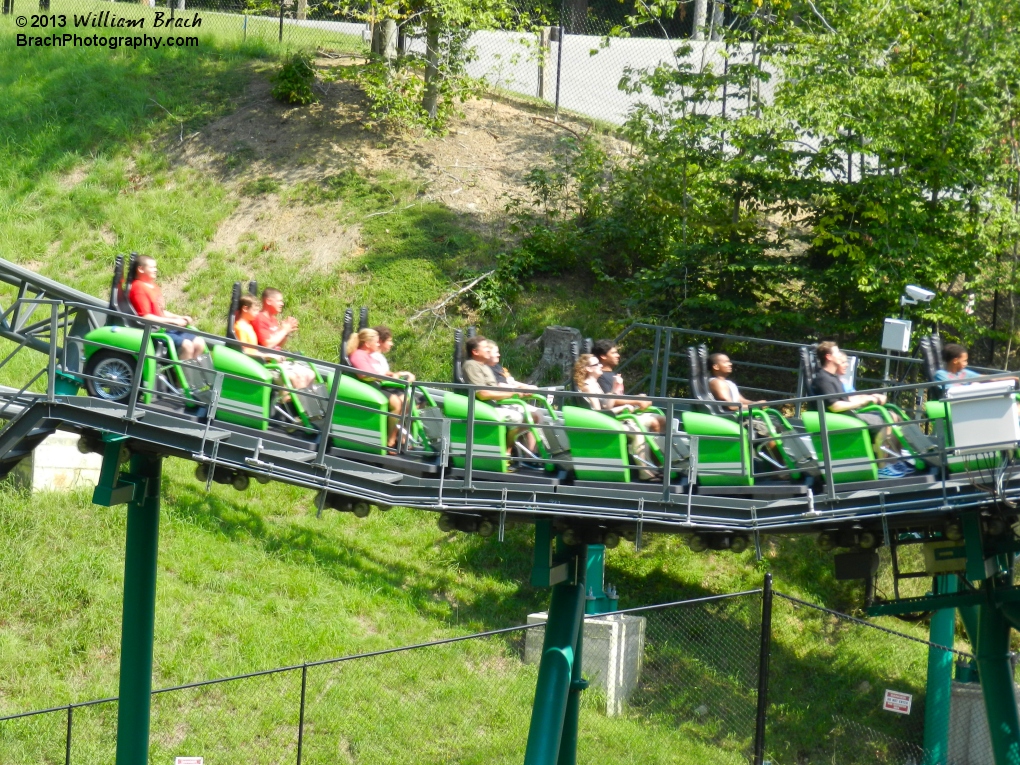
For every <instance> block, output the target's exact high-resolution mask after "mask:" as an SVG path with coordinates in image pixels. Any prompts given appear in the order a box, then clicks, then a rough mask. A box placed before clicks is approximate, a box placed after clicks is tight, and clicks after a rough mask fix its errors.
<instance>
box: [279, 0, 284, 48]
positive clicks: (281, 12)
mask: <svg viewBox="0 0 1020 765" xmlns="http://www.w3.org/2000/svg"><path fill="white" fill-rule="evenodd" d="M284 2H285V0H280V40H279V41H280V42H283V4H284Z"/></svg>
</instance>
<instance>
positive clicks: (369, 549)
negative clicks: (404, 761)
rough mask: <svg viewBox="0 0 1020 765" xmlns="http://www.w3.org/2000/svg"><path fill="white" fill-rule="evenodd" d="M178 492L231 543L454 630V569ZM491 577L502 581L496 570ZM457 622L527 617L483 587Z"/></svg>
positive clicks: (190, 512) (203, 524)
mask: <svg viewBox="0 0 1020 765" xmlns="http://www.w3.org/2000/svg"><path fill="white" fill-rule="evenodd" d="M175 489H176V493H177V496H176V499H175V502H174V507H175V515H177V516H178V517H180V518H182V519H184V520H186V521H188V522H190V523H192V524H194V525H196V526H198V527H200V528H204V529H207V530H209V531H213V532H216V533H218V534H221V535H223V536H225V537H226V538H228V539H230V540H232V541H245V542H254V543H255V544H257V545H258V546H259V547H261V548H262V549H263V550H265V551H266V552H268V553H270V554H272V555H274V556H278V557H280V558H281V559H283V560H287V561H289V562H292V563H297V564H299V565H307V566H309V567H311V568H314V569H315V570H316V571H317V572H321V573H322V575H324V576H328V577H330V578H332V579H334V580H335V581H339V582H344V583H346V584H350V585H356V586H359V587H360V588H362V589H364V590H365V591H369V592H376V593H378V594H379V595H380V596H382V597H384V598H386V599H389V600H392V601H393V602H403V603H406V604H408V605H409V606H411V607H413V608H414V610H415V611H416V612H418V613H419V614H421V615H422V616H425V617H426V618H429V619H432V620H434V621H435V622H437V623H438V624H441V625H443V626H450V623H451V618H450V606H449V604H448V603H447V601H446V600H444V598H443V597H442V595H443V594H444V593H446V592H450V591H454V590H456V589H457V588H463V587H464V583H463V582H462V581H460V580H459V577H458V575H457V568H456V567H454V568H453V570H451V569H449V568H439V567H436V568H435V569H434V570H429V569H428V568H427V567H426V565H424V564H423V565H420V566H416V565H414V562H413V561H408V562H406V563H405V562H394V560H392V559H390V558H386V557H385V556H383V555H381V554H380V553H379V551H378V550H377V549H376V548H375V547H373V546H372V544H370V542H369V541H367V540H368V537H369V535H366V542H365V543H361V542H359V541H358V537H350V536H348V537H346V538H344V539H343V540H342V541H341V540H339V539H337V538H333V537H330V536H329V535H327V534H325V533H323V532H321V531H317V530H315V529H314V528H309V527H308V526H304V525H301V524H299V523H294V522H289V523H288V522H282V523H275V524H270V523H267V522H266V521H265V520H264V519H263V518H262V516H261V515H260V514H259V513H258V512H256V511H255V510H253V509H251V508H249V507H248V506H247V505H246V504H245V503H243V502H237V501H231V500H227V499H224V498H221V497H217V496H215V495H213V494H206V493H205V492H204V491H202V490H201V489H200V488H199V487H195V486H189V485H187V484H186V483H185V484H179V485H177V486H176V487H175ZM325 512H333V511H332V510H326V511H325ZM488 573H490V574H491V575H493V576H495V577H496V578H497V579H500V580H504V577H503V576H502V575H501V572H500V571H499V570H498V569H497V570H494V571H490V572H488ZM505 580H506V581H512V580H510V579H509V578H506V579H505ZM518 581H519V580H518ZM458 620H459V622H460V623H461V624H462V625H471V627H472V629H479V630H486V629H494V628H501V627H507V626H513V625H516V624H520V623H522V622H523V621H524V618H523V615H522V613H521V602H520V601H519V600H518V599H516V598H506V597H502V596H500V595H498V594H495V593H492V592H489V591H487V590H486V589H479V590H477V591H476V592H474V593H473V594H472V600H471V602H470V603H467V604H463V605H462V606H460V607H459V613H458Z"/></svg>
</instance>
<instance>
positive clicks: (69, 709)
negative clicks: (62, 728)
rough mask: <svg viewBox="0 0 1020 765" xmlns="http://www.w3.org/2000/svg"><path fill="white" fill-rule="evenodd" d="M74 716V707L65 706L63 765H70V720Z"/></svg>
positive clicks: (70, 705)
mask: <svg viewBox="0 0 1020 765" xmlns="http://www.w3.org/2000/svg"><path fill="white" fill-rule="evenodd" d="M73 715H74V706H73V705H72V704H68V705H67V740H66V742H65V749H64V765H71V718H72V717H73Z"/></svg>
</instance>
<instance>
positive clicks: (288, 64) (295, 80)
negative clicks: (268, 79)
mask: <svg viewBox="0 0 1020 765" xmlns="http://www.w3.org/2000/svg"><path fill="white" fill-rule="evenodd" d="M272 79H273V83H274V85H273V98H276V99H278V100H280V101H283V102H284V103H287V104H310V103H312V102H313V101H318V100H319V99H318V96H316V95H315V92H314V91H313V90H312V83H314V82H315V69H314V68H313V67H312V59H311V57H310V56H308V55H307V54H305V53H295V54H294V55H292V56H290V57H288V58H287V60H286V61H284V62H283V66H281V67H280V71H279V72H277V73H276V74H274V75H273V78H272Z"/></svg>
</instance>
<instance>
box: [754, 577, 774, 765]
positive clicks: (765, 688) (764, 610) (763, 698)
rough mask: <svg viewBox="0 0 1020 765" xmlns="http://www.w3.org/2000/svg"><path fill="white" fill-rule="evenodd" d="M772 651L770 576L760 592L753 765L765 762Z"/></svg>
mask: <svg viewBox="0 0 1020 765" xmlns="http://www.w3.org/2000/svg"><path fill="white" fill-rule="evenodd" d="M771 650H772V574H771V573H767V574H765V584H764V585H763V586H762V590H761V648H760V651H759V653H758V710H757V712H756V713H755V721H754V765H762V763H763V762H764V761H765V760H764V757H765V717H766V713H767V712H768V705H769V652H770V651H771Z"/></svg>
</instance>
